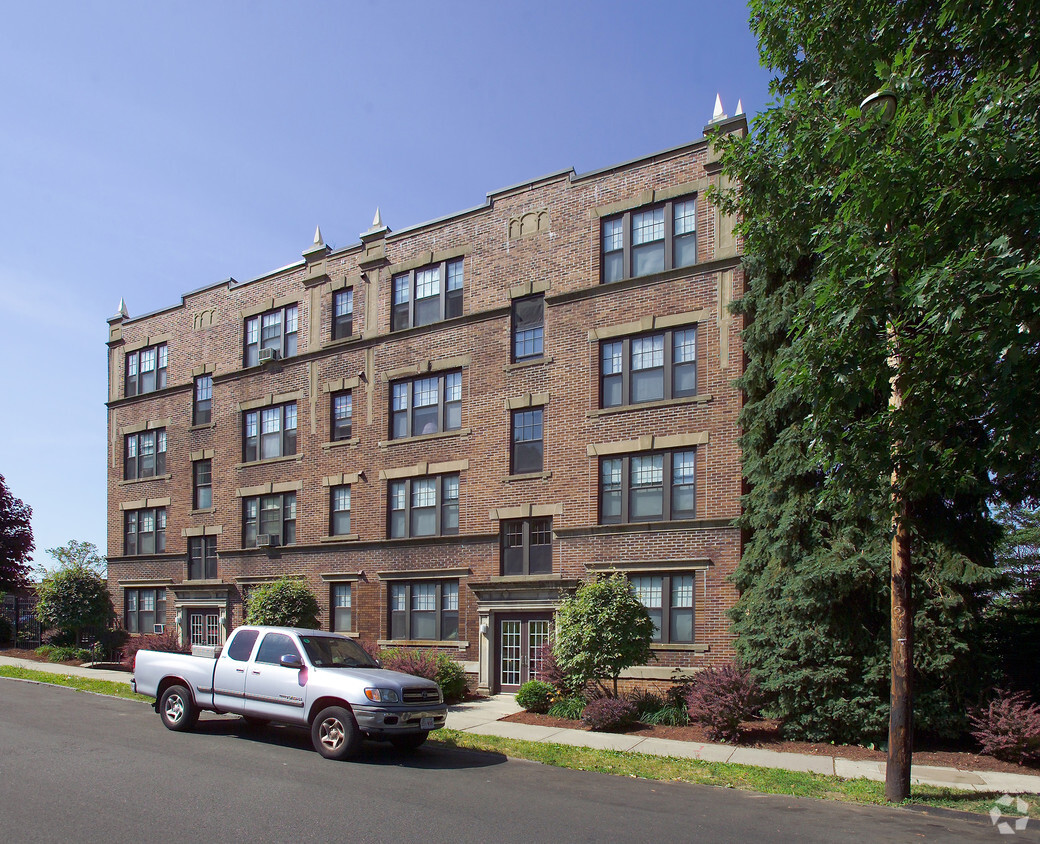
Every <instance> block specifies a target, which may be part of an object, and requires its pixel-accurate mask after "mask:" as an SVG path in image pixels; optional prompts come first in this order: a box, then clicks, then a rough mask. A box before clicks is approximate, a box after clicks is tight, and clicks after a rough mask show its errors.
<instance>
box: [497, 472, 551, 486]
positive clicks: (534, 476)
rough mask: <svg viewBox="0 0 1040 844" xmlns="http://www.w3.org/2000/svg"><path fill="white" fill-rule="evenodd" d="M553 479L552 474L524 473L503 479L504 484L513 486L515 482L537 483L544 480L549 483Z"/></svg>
mask: <svg viewBox="0 0 1040 844" xmlns="http://www.w3.org/2000/svg"><path fill="white" fill-rule="evenodd" d="M551 477H552V472H523V473H522V474H519V475H506V476H505V477H504V478H502V483H504V484H511V483H513V482H514V481H536V480H543V481H547V480H549V478H551Z"/></svg>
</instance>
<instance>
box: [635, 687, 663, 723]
mask: <svg viewBox="0 0 1040 844" xmlns="http://www.w3.org/2000/svg"><path fill="white" fill-rule="evenodd" d="M628 699H629V700H630V701H632V705H633V706H635V708H636V712H637V713H638V715H639V720H640V721H645V720H646V718H645V717H644V716H648V715H650V714H651V713H653V712H657V710H658V709H660V708H661V707H662V706H664V701H663V700H662V699H661V696H660V695H658V694H654V693H653V692H650V691H640V692H633V693H632V694H630V695H629V696H628Z"/></svg>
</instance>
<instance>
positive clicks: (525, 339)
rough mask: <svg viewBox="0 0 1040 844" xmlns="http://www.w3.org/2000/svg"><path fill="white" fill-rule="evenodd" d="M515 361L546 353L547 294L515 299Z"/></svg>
mask: <svg viewBox="0 0 1040 844" xmlns="http://www.w3.org/2000/svg"><path fill="white" fill-rule="evenodd" d="M511 315H512V337H513V343H512V347H513V362H514V363H516V362H518V361H524V360H532V359H534V358H540V357H542V356H543V355H544V354H545V345H544V342H545V296H544V295H542V294H540V293H539V294H538V295H537V296H528V297H526V298H523V299H514V300H513V305H512V312H511Z"/></svg>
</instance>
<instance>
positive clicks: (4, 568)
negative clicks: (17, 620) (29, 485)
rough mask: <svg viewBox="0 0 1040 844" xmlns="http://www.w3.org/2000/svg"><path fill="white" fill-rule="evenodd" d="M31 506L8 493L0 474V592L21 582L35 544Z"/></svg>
mask: <svg viewBox="0 0 1040 844" xmlns="http://www.w3.org/2000/svg"><path fill="white" fill-rule="evenodd" d="M31 519H32V508H31V507H29V506H28V505H27V504H24V503H23V502H22V501H21V500H20V499H18V498H15V497H14V496H13V495H12V494H11V490H10V489H9V488H8V486H7V481H5V480H4V476H3V475H0V592H2V591H5V590H8V589H14V588H15V587H18V586H22V585H24V584H25V581H26V579H27V578H28V576H29V562H30V561H31V560H32V552H33V549H34V548H35V547H36V545H35V543H34V542H33V534H32V524H31V521H30V520H31Z"/></svg>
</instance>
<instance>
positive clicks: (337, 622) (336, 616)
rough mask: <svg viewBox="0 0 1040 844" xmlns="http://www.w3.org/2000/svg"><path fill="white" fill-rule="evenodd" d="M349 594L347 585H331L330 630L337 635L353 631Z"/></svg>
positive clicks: (348, 585)
mask: <svg viewBox="0 0 1040 844" xmlns="http://www.w3.org/2000/svg"><path fill="white" fill-rule="evenodd" d="M350 592H351V590H350V584H349V583H333V584H332V589H331V590H330V599H331V604H332V613H331V615H332V629H333V630H334V631H335V632H337V633H350V632H351V631H352V630H353V629H354V623H353V622H354V619H353V612H352V610H353V607H352V606H351V603H352V601H351V598H352V596H351V594H350Z"/></svg>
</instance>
